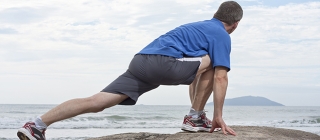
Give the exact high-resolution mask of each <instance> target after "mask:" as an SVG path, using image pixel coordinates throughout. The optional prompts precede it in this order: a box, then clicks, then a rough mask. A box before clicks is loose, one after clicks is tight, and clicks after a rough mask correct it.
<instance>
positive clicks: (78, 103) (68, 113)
mask: <svg viewBox="0 0 320 140" xmlns="http://www.w3.org/2000/svg"><path fill="white" fill-rule="evenodd" d="M126 98H128V96H127V95H124V94H113V93H108V92H100V93H97V94H95V95H93V96H91V97H88V98H79V99H72V100H69V101H66V102H64V103H62V104H60V105H58V106H57V107H55V108H53V109H51V110H50V111H48V112H47V113H45V114H44V115H42V116H41V119H42V121H43V122H44V123H45V124H46V125H47V126H49V125H51V124H52V123H54V122H57V121H61V120H64V119H67V118H71V117H74V116H77V115H80V114H84V113H91V112H100V111H103V110H104V109H105V108H109V107H112V106H114V105H117V104H119V103H120V102H122V101H123V100H125V99H126Z"/></svg>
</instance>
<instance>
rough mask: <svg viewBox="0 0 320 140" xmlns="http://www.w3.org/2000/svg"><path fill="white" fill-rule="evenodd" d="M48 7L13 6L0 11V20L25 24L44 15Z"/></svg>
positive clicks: (35, 20)
mask: <svg viewBox="0 0 320 140" xmlns="http://www.w3.org/2000/svg"><path fill="white" fill-rule="evenodd" d="M47 12H48V9H46V8H31V7H13V8H7V9H4V10H1V11H0V22H5V23H11V24H26V23H31V22H37V21H39V20H41V19H43V18H45V17H46V13H47Z"/></svg>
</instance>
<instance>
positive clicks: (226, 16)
mask: <svg viewBox="0 0 320 140" xmlns="http://www.w3.org/2000/svg"><path fill="white" fill-rule="evenodd" d="M242 15H243V11H242V8H241V6H240V5H239V4H238V3H236V2H234V1H227V2H224V3H222V4H221V5H220V7H219V9H218V11H217V12H216V13H215V14H214V17H213V18H212V19H211V20H205V21H200V22H194V23H189V24H185V25H182V26H180V27H177V28H175V29H174V30H171V31H169V32H168V33H166V34H164V35H162V36H160V37H159V38H157V39H155V40H154V41H153V42H151V43H150V44H149V45H147V46H146V47H145V48H144V49H142V50H141V51H140V52H139V53H137V54H136V55H135V56H134V58H133V59H132V61H131V63H130V65H129V67H128V70H127V71H126V72H125V73H123V74H122V75H121V76H119V77H118V78H117V79H116V80H114V81H113V82H112V83H111V84H110V85H108V86H107V87H106V88H104V89H103V90H102V91H101V92H99V93H97V94H95V95H93V96H91V97H87V98H81V99H72V100H69V101H66V102H64V103H62V104H60V105H58V106H57V107H55V108H53V109H51V110H50V111H48V112H47V113H45V114H43V115H42V116H41V117H37V118H36V119H35V120H34V121H33V122H28V123H26V124H25V125H24V126H23V127H22V128H20V129H19V130H18V133H17V135H18V137H19V138H20V140H26V139H27V138H28V139H30V140H40V139H42V140H43V139H45V135H44V132H45V130H46V128H47V127H48V126H49V125H51V124H52V123H54V122H57V121H61V120H64V119H67V118H70V117H74V116H77V115H80V114H84V113H90V112H100V111H102V110H104V109H105V108H109V107H112V106H114V105H117V104H120V105H134V104H135V103H136V101H137V100H138V98H139V96H140V95H142V94H143V93H145V92H147V91H150V90H152V89H155V88H157V87H158V86H159V85H180V84H182V85H190V86H189V91H190V93H189V95H190V100H191V103H192V108H191V110H190V113H189V114H188V115H186V116H185V118H184V121H183V124H182V130H186V131H194V132H197V131H209V132H213V131H214V129H215V128H221V129H222V131H223V133H224V134H227V133H230V134H231V135H236V133H235V132H234V131H233V130H232V129H231V128H230V127H228V126H227V125H226V124H225V122H224V120H223V119H222V108H223V103H224V99H225V95H226V90H227V85H228V77H227V72H228V71H229V70H230V51H231V39H230V36H229V34H231V33H232V32H233V31H234V30H235V29H236V28H237V26H238V23H239V21H240V20H241V19H242ZM212 91H213V93H214V114H213V120H212V122H211V121H210V120H209V119H207V117H206V116H205V113H204V112H203V109H204V106H205V103H206V101H207V100H208V98H209V96H210V94H211V93H212ZM210 123H211V124H210Z"/></svg>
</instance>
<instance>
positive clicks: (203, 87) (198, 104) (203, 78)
mask: <svg viewBox="0 0 320 140" xmlns="http://www.w3.org/2000/svg"><path fill="white" fill-rule="evenodd" d="M213 74H214V70H213V68H212V65H211V60H210V57H209V56H208V55H206V56H204V57H202V62H201V65H200V67H199V70H198V72H197V76H196V78H195V79H194V81H193V82H192V84H191V85H190V86H189V95H190V101H191V104H192V108H193V109H194V110H195V111H203V109H204V106H205V104H206V102H207V100H208V98H209V97H210V95H211V93H212V85H213V81H212V77H213Z"/></svg>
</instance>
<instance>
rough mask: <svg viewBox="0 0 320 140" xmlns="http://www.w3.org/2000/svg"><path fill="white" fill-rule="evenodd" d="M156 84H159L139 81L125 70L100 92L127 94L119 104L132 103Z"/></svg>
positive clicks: (155, 86)
mask: <svg viewBox="0 0 320 140" xmlns="http://www.w3.org/2000/svg"><path fill="white" fill-rule="evenodd" d="M158 86H159V85H153V84H149V83H146V82H144V81H141V80H140V79H138V78H137V77H135V76H133V75H132V74H131V73H130V72H129V71H128V70H127V71H126V72H125V73H123V74H122V75H120V76H119V77H118V78H117V79H115V80H114V81H113V82H112V83H111V84H109V85H108V86H107V87H106V88H104V89H103V90H102V91H101V92H109V93H115V94H124V95H127V96H128V97H129V98H127V99H125V100H124V101H122V102H121V103H119V104H120V105H134V104H136V102H137V100H138V98H139V97H140V96H141V95H142V94H143V93H145V92H147V91H150V90H152V89H155V88H157V87H158Z"/></svg>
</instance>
